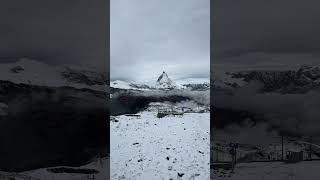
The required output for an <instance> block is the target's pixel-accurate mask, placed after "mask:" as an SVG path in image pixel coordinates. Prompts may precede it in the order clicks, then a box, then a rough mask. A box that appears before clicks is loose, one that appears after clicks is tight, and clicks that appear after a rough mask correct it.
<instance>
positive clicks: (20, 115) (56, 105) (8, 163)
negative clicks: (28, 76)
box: [0, 81, 109, 171]
mask: <svg viewBox="0 0 320 180" xmlns="http://www.w3.org/2000/svg"><path fill="white" fill-rule="evenodd" d="M0 102H2V103H5V104H7V105H8V109H7V111H8V112H7V115H6V116H0V159H1V160H0V169H1V170H5V171H24V170H30V169H36V168H40V167H48V166H80V165H83V164H85V163H87V162H88V161H89V160H91V159H92V158H94V157H95V156H100V155H101V156H105V155H106V154H107V153H108V151H109V147H108V146H109V128H108V123H109V121H108V116H109V112H108V110H107V96H106V93H105V92H97V91H92V90H85V89H82V90H79V89H74V88H69V87H61V88H48V87H41V86H30V85H23V84H14V83H11V82H8V81H0Z"/></svg>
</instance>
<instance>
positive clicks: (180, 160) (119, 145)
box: [110, 111, 210, 180]
mask: <svg viewBox="0 0 320 180" xmlns="http://www.w3.org/2000/svg"><path fill="white" fill-rule="evenodd" d="M137 115H139V116H140V117H135V116H126V115H121V116H116V117H113V121H111V122H110V129H111V132H110V146H111V147H110V149H111V154H110V157H111V159H110V167H111V169H110V171H111V176H110V178H111V179H112V180H118V179H136V180H139V179H140V180H145V179H153V180H157V179H159V180H162V179H170V178H171V179H173V180H174V179H199V180H208V179H209V177H210V166H209V157H210V148H209V147H210V134H209V133H210V121H209V119H210V114H209V113H185V114H184V115H182V116H180V117H177V116H176V117H173V116H166V117H163V118H161V119H159V118H157V117H156V112H154V111H152V112H148V111H144V112H141V113H138V114H137ZM178 173H180V175H181V174H182V173H183V176H182V177H178Z"/></svg>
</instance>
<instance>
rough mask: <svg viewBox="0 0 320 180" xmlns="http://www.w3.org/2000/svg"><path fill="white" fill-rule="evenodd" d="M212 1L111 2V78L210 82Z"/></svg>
mask: <svg viewBox="0 0 320 180" xmlns="http://www.w3.org/2000/svg"><path fill="white" fill-rule="evenodd" d="M209 5H210V0H174V1H173V0H111V13H110V14H111V19H110V21H111V22H110V31H111V32H110V38H111V40H110V46H111V47H110V50H111V51H110V53H111V54H110V57H111V61H110V64H111V69H110V70H111V79H122V80H130V81H138V82H145V81H156V79H157V77H158V76H159V75H160V74H161V73H162V71H163V70H165V71H166V72H167V74H168V75H169V77H171V78H172V79H180V78H207V79H208V78H209V70H210V52H209V51H210V6H209Z"/></svg>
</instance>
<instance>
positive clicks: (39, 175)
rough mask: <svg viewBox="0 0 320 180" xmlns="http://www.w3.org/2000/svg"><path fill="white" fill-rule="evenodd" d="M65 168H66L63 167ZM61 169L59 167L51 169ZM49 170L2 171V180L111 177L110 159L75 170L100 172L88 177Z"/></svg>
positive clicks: (99, 160)
mask: <svg viewBox="0 0 320 180" xmlns="http://www.w3.org/2000/svg"><path fill="white" fill-rule="evenodd" d="M63 167H65V166H63ZM51 168H59V167H51ZM47 169H50V168H41V169H36V170H31V171H25V172H17V173H15V172H3V171H0V179H15V180H25V179H29V180H88V179H90V178H91V179H92V178H93V177H94V178H95V179H96V180H107V179H109V178H108V175H109V157H108V158H99V159H96V160H95V161H93V162H91V163H89V164H87V165H84V166H81V167H76V168H75V169H95V170H97V171H99V173H98V174H95V175H94V176H93V175H87V174H77V173H52V172H50V171H48V170H47Z"/></svg>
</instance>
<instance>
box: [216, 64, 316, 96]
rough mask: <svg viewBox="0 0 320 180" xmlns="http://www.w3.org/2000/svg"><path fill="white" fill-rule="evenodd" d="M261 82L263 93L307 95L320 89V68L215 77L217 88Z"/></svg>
mask: <svg viewBox="0 0 320 180" xmlns="http://www.w3.org/2000/svg"><path fill="white" fill-rule="evenodd" d="M250 82H259V83H260V84H261V85H262V88H261V89H260V91H261V92H279V93H306V92H308V91H310V90H315V89H319V88H320V67H319V66H311V65H303V66H301V67H300V68H298V69H296V70H294V69H293V70H270V71H268V70H250V71H240V72H226V73H224V74H219V75H218V76H215V81H214V87H215V88H237V87H241V86H244V85H245V84H248V83H250Z"/></svg>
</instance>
